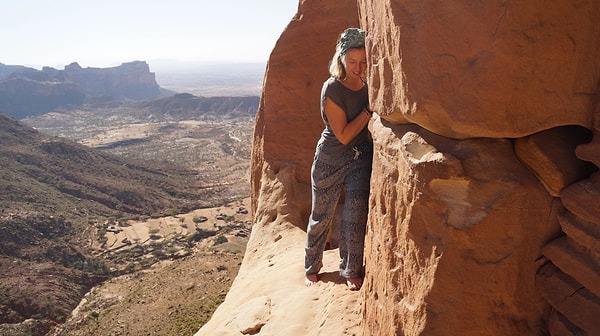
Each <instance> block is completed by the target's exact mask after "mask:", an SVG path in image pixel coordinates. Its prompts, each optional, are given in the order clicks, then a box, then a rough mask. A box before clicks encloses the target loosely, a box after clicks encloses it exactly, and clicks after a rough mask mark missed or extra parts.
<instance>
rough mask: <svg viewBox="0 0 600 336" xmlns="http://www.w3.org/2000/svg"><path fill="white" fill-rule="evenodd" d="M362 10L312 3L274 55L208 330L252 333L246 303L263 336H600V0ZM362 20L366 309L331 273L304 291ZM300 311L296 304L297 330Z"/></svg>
mask: <svg viewBox="0 0 600 336" xmlns="http://www.w3.org/2000/svg"><path fill="white" fill-rule="evenodd" d="M353 4H354V2H353V1H342V2H332V1H330V2H326V1H318V0H312V1H311V0H304V1H301V2H300V6H299V12H298V15H297V16H296V17H295V18H294V20H293V21H292V22H291V23H290V25H289V26H288V28H287V29H286V31H284V33H283V34H282V36H281V38H280V40H279V41H278V43H277V45H276V47H275V49H274V50H273V53H272V55H271V59H270V60H269V65H268V68H267V74H266V76H265V82H264V91H263V97H262V99H261V105H260V108H259V113H258V116H257V123H256V129H255V135H254V148H253V153H252V198H253V211H254V214H255V226H254V229H253V232H252V236H251V239H250V242H249V244H248V252H247V254H246V256H245V259H244V262H243V265H242V268H241V270H240V275H239V276H238V278H237V279H236V281H235V282H234V285H233V287H232V289H231V291H230V293H229V294H228V296H227V298H226V300H225V302H224V303H223V305H222V306H221V307H219V310H218V311H217V312H216V313H215V316H214V317H213V319H212V320H211V321H210V322H209V323H208V324H207V325H206V326H205V328H203V329H201V331H200V332H199V333H198V334H197V335H208V334H211V335H218V334H223V335H225V334H228V335H235V334H241V329H242V328H238V329H233V327H232V326H234V325H235V323H234V322H235V316H239V315H238V314H239V309H240V307H243V306H244V305H245V304H249V302H254V301H253V300H259V301H260V300H263V301H264V299H258V298H261V297H263V296H268V298H269V302H270V303H271V309H270V315H268V316H269V317H268V320H267V321H264V325H263V326H262V328H261V330H260V334H261V335H282V334H285V335H352V334H356V335H451V336H452V335H461V336H464V335H473V336H482V335H483V336H487V335H489V336H492V335H493V336H495V335H532V336H533V335H542V334H548V333H549V334H550V335H582V334H585V335H598V334H599V333H600V328H599V327H598V323H597V321H596V320H595V318H597V316H598V312H599V311H600V309H599V308H600V299H599V298H600V292H599V291H600V288H599V286H598V282H599V281H600V212H599V210H598V209H599V207H598V199H599V198H600V173H598V166H599V164H600V154H598V153H600V139H599V138H600V136H599V134H600V116H599V113H598V111H600V107H599V106H600V105H596V104H597V102H596V100H597V96H598V88H597V85H598V83H599V79H600V61H599V59H600V57H598V56H600V39H598V36H600V34H599V33H600V26H598V25H597V24H596V22H597V21H598V20H599V19H600V5H598V4H596V3H595V2H593V1H581V2H577V3H572V2H568V1H566V0H561V1H558V2H553V3H552V4H548V3H546V2H541V1H538V0H536V1H533V2H527V3H524V2H519V3H514V2H505V3H494V4H489V3H477V4H475V3H470V2H464V1H462V2H461V1H451V2H445V3H444V4H440V2H435V1H429V0H426V1H405V0H359V1H358V8H354V7H353ZM355 9H356V10H357V12H356V13H355V14H353V12H352V11H353V10H355ZM332 13H335V14H334V15H331V14H332ZM353 15H356V18H357V19H358V20H359V22H360V24H359V26H361V27H363V28H365V29H366V30H367V34H368V39H367V54H368V58H369V68H368V71H369V84H370V96H371V99H372V107H373V108H374V110H375V111H377V112H379V114H380V117H376V118H375V120H374V121H373V122H372V124H371V125H370V127H371V129H372V133H373V139H374V144H375V156H374V159H373V160H374V162H373V167H374V168H373V175H372V187H371V197H370V200H369V202H370V213H369V219H368V223H367V227H368V232H367V239H366V246H365V264H366V271H367V274H366V277H365V283H364V286H363V288H362V289H361V291H360V292H359V295H360V296H359V297H358V298H357V297H355V296H353V295H354V294H356V293H354V292H350V291H345V292H340V290H343V289H344V285H343V281H341V280H339V277H338V276H337V274H336V273H337V272H336V268H335V262H330V261H329V262H328V260H325V264H326V267H325V270H324V272H323V273H322V274H321V276H322V277H321V280H322V281H319V282H318V283H317V284H316V285H314V286H313V287H311V288H308V289H307V288H303V286H302V285H301V284H296V285H295V284H294V283H295V282H296V281H297V282H301V281H302V256H303V252H304V251H303V244H304V232H303V230H305V228H306V218H307V217H308V212H309V208H310V197H311V196H310V184H309V170H310V165H311V162H312V156H313V153H314V144H315V141H316V140H317V138H318V135H319V132H320V131H321V129H322V122H321V120H320V117H319V115H318V97H319V89H320V86H321V83H322V81H323V80H324V79H325V78H326V77H327V72H326V66H325V65H326V64H327V61H328V60H329V58H330V57H331V54H332V52H333V48H332V45H333V43H334V42H335V38H336V36H337V34H338V33H339V32H340V31H341V30H343V28H345V27H347V26H354V25H355V22H354V21H352V17H353ZM307 46H310V47H308V48H307ZM594 109H595V110H594ZM594 111H596V112H594ZM327 252H331V251H327ZM329 257H332V256H331V254H329V253H326V254H325V259H327V258H329ZM333 258H334V259H335V255H333ZM295 263H297V264H296V266H294V265H295ZM295 272H297V273H295ZM278 276H280V277H281V278H280V279H279V280H277V279H276V278H277V277H278ZM290 282H292V284H290ZM282 289H285V290H286V291H287V292H288V293H287V295H286V298H285V299H284V298H283V296H282V295H281V291H282ZM341 293H345V294H341ZM287 300H293V301H295V302H296V303H297V304H296V305H295V306H294V308H292V309H291V310H290V311H289V312H288V314H290V315H288V316H291V317H288V320H287V321H284V320H283V319H282V317H281V315H282V312H281V310H282V309H284V310H285V309H289V308H288V305H289V304H288V303H286V302H288V301H287ZM263 301H261V302H263ZM357 305H359V306H360V312H357V308H356V306H357ZM334 307H335V308H334ZM356 318H359V319H360V321H358V322H356V320H355V319H356ZM331 319H334V320H335V321H336V323H337V325H336V323H333V324H332V322H331ZM299 321H303V322H299ZM286 322H287V323H286ZM261 324H262V322H261ZM219 326H223V327H219ZM284 326H287V327H284ZM215 330H216V331H215ZM209 331H212V332H213V333H209Z"/></svg>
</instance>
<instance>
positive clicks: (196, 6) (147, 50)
mask: <svg viewBox="0 0 600 336" xmlns="http://www.w3.org/2000/svg"><path fill="white" fill-rule="evenodd" d="M298 2H299V0H0V63H4V64H9V65H26V66H31V67H35V68H41V66H45V65H47V66H52V67H55V68H58V69H62V68H63V67H64V66H65V65H67V64H69V63H71V62H78V63H79V64H80V65H81V66H82V67H84V68H85V67H111V66H116V65H119V64H121V63H123V62H129V61H134V60H142V61H152V60H159V59H172V60H180V61H223V62H230V61H234V62H266V61H267V59H268V57H269V54H270V53H271V50H272V49H273V47H274V45H275V42H276V41H277V39H278V38H279V35H280V34H281V32H282V31H283V29H284V28H285V27H286V26H287V24H288V23H289V22H290V20H291V18H292V17H293V16H294V14H295V13H296V10H297V8H298ZM150 63H151V62H150ZM151 70H152V69H151Z"/></svg>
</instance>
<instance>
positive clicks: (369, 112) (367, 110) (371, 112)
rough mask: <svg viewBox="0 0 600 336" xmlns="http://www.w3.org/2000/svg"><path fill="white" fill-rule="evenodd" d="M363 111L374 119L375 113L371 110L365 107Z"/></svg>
mask: <svg viewBox="0 0 600 336" xmlns="http://www.w3.org/2000/svg"><path fill="white" fill-rule="evenodd" d="M363 111H365V112H367V114H368V115H369V117H372V116H373V111H371V110H369V108H368V107H365V108H364V109H363Z"/></svg>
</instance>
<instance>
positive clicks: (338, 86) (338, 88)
mask: <svg viewBox="0 0 600 336" xmlns="http://www.w3.org/2000/svg"><path fill="white" fill-rule="evenodd" d="M325 98H329V99H331V100H332V101H333V102H334V103H335V104H336V105H338V106H339V107H340V108H341V109H342V110H344V112H346V120H347V121H348V122H351V121H352V120H354V118H356V117H357V116H358V115H359V114H360V113H361V112H362V110H363V108H365V107H368V106H369V90H368V88H367V85H364V86H363V87H362V89H360V90H358V91H353V90H350V89H349V88H347V87H345V86H344V85H343V84H342V83H340V82H339V81H338V80H337V79H335V78H333V77H330V78H329V79H328V80H326V81H325V83H323V88H322V89H321V117H322V118H323V121H324V122H325V129H324V130H323V132H322V133H321V138H320V139H319V147H321V151H322V152H325V153H332V152H336V151H340V150H344V149H346V148H351V147H353V146H355V145H357V144H359V143H361V142H363V141H365V140H367V139H368V137H369V129H368V127H367V126H365V128H363V130H362V131H361V132H360V133H358V135H357V136H356V137H355V138H354V139H352V141H350V143H348V144H347V145H344V144H342V143H341V142H339V140H338V139H337V138H336V137H335V134H333V130H332V129H331V125H329V121H328V120H327V115H326V114H325Z"/></svg>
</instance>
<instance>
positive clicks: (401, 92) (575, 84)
mask: <svg viewBox="0 0 600 336" xmlns="http://www.w3.org/2000/svg"><path fill="white" fill-rule="evenodd" d="M359 3H360V11H361V17H362V24H363V25H364V27H365V28H366V29H367V31H368V32H369V35H370V36H371V39H370V40H369V41H370V42H371V43H370V49H369V51H370V53H369V54H370V59H371V64H372V67H371V74H372V76H371V77H370V84H371V88H372V95H371V96H372V97H371V98H372V102H373V105H374V108H376V109H378V110H379V111H380V112H381V113H382V115H384V117H385V119H387V120H390V121H392V122H395V123H407V122H411V123H416V124H419V125H421V126H423V127H424V128H426V129H428V130H430V131H432V132H435V133H437V134H440V135H444V136H447V137H452V138H469V137H494V138H499V137H521V136H525V135H529V134H532V133H535V132H537V131H542V130H545V129H549V128H552V127H555V126H561V125H581V126H585V127H588V128H590V127H591V123H592V114H591V113H590V111H591V110H592V109H593V105H592V102H591V99H590V98H591V97H592V96H594V95H595V92H596V86H597V80H598V73H599V71H600V64H599V63H598V61H597V58H598V57H597V56H598V54H599V52H600V38H598V36H600V25H598V24H597V22H598V17H599V15H600V3H599V2H597V1H593V0H588V1H579V2H573V1H569V0H560V1H553V2H552V3H551V4H550V3H548V2H547V1H543V0H533V1H519V2H514V1H512V2H507V1H485V2H473V1H449V2H448V1H446V2H444V3H443V4H442V3H440V2H439V1H435V0H424V1H403V0H381V1H372V0H359Z"/></svg>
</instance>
